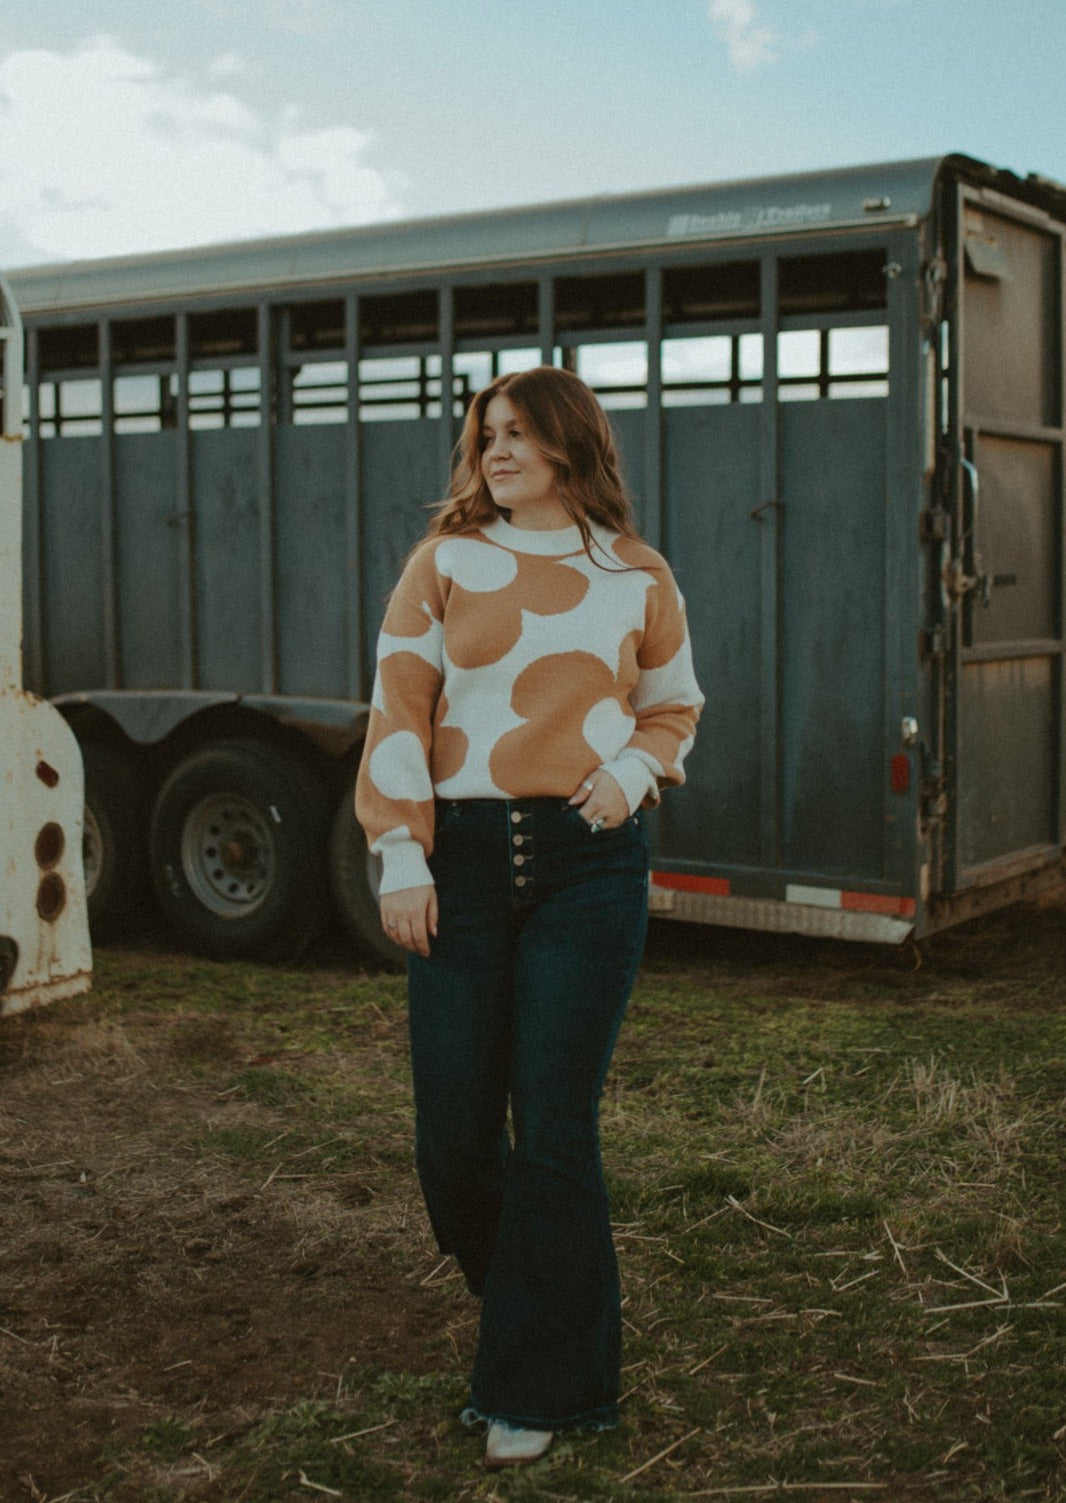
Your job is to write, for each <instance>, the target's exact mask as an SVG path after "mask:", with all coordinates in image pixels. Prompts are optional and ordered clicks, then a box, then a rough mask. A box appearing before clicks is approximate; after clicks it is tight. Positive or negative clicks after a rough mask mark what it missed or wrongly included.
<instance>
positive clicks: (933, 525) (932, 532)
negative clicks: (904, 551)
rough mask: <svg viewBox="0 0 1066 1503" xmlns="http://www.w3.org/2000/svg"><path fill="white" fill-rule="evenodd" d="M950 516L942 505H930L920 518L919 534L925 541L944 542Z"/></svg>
mask: <svg viewBox="0 0 1066 1503" xmlns="http://www.w3.org/2000/svg"><path fill="white" fill-rule="evenodd" d="M948 523H949V517H948V514H947V512H946V511H945V510H944V508H943V507H942V506H930V507H928V508H927V509H926V510H925V511H923V512H922V514H921V517H920V518H919V534H920V537H921V540H922V542H923V543H942V542H943V541H944V539H945V538H946V537H947V535H948Z"/></svg>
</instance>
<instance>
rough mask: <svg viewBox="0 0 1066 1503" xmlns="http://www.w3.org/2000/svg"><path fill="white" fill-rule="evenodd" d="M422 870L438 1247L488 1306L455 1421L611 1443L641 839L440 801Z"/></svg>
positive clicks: (425, 1114) (418, 1058) (412, 992)
mask: <svg viewBox="0 0 1066 1503" xmlns="http://www.w3.org/2000/svg"><path fill="white" fill-rule="evenodd" d="M430 865H431V868H432V870H433V874H434V878H435V880H436V883H437V893H438V900H439V904H440V922H439V933H438V936H437V938H436V939H435V940H432V941H431V953H430V955H429V958H428V959H424V958H422V957H421V956H418V955H411V956H410V957H409V962H408V978H409V986H408V995H409V1010H410V1033H411V1059H412V1068H413V1074H414V1090H415V1112H416V1129H415V1154H416V1162H417V1167H418V1173H419V1178H420V1180H421V1184H422V1191H423V1194H424V1196H425V1200H426V1206H427V1209H428V1211H429V1217H430V1221H431V1224H432V1227H433V1230H434V1233H435V1235H436V1238H437V1242H438V1244H439V1246H440V1248H441V1251H442V1252H446V1253H451V1254H453V1255H454V1256H455V1258H456V1259H457V1261H458V1263H459V1266H460V1268H461V1269H462V1271H463V1274H464V1275H465V1277H466V1280H467V1283H468V1285H469V1287H470V1288H471V1290H472V1291H473V1292H474V1293H475V1294H479V1295H481V1296H482V1298H483V1304H482V1313H481V1326H480V1333H479V1338H478V1347H477V1355H476V1358H475V1362H474V1371H473V1376H472V1379H471V1390H470V1407H469V1408H468V1409H467V1410H466V1411H465V1413H464V1416H463V1417H464V1419H465V1420H466V1421H467V1423H476V1422H477V1421H480V1420H491V1419H504V1420H508V1421H509V1422H510V1423H511V1424H515V1425H521V1426H524V1427H529V1428H543V1429H552V1430H565V1429H577V1428H590V1429H605V1428H608V1427H610V1426H612V1425H615V1424H617V1422H618V1410H617V1404H618V1386H619V1366H620V1350H621V1308H620V1296H619V1284H618V1266H617V1263H616V1260H615V1252H614V1245H613V1242H612V1240H611V1228H610V1208H609V1204H608V1200H607V1191H606V1187H605V1185H604V1180H603V1170H602V1166H601V1162H600V1149H599V1128H598V1118H599V1099H600V1095H601V1093H602V1090H603V1085H604V1080H605V1078H606V1074H607V1067H608V1064H609V1062H610V1058H611V1052H612V1050H613V1048H614V1044H615V1040H616V1038H617V1036H618V1030H619V1027H620V1026H621V1022H622V1016H623V1014H624V1012H625V1008H626V1003H627V1001H628V1000H629V993H630V990H631V988H632V985H633V980H634V977H635V975H636V971H637V967H638V965H639V963H640V957H641V954H642V952H643V948H644V939H645V933H646V929H647V881H648V858H647V846H646V842H645V838H644V832H643V829H642V827H641V825H640V823H639V821H638V820H637V819H635V818H631V819H628V820H626V821H625V823H624V824H622V825H621V826H619V827H618V828H617V829H614V830H602V831H600V832H599V833H597V834H592V833H591V831H590V830H589V827H588V824H587V823H586V821H585V819H584V818H583V816H582V815H581V814H580V813H579V811H578V810H577V809H576V808H571V807H570V806H569V805H568V804H566V803H565V802H564V801H563V800H561V799H555V798H552V799H543V798H537V799H520V800H514V801H505V800H502V799H501V800H496V799H468V800H462V801H458V802H452V803H441V804H439V805H438V811H437V834H436V846H435V849H434V853H433V857H432V859H431V862H430ZM508 1107H510V1114H511V1129H512V1131H513V1141H512V1136H511V1133H509V1132H508V1123H507V1115H508Z"/></svg>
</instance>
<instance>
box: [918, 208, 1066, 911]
mask: <svg viewBox="0 0 1066 1503" xmlns="http://www.w3.org/2000/svg"><path fill="white" fill-rule="evenodd" d="M958 209H959V219H958V225H959V233H958V237H957V242H958V243H957V246H956V272H957V283H956V285H957V288H958V294H957V300H956V309H955V318H956V339H955V344H954V364H955V371H954V380H953V382H952V389H953V393H954V400H953V403H952V405H953V408H954V413H953V418H954V424H955V425H956V434H955V436H956V438H957V440H958V457H959V468H958V487H957V502H956V507H955V516H954V520H953V529H952V561H951V564H950V566H949V569H948V571H947V575H946V584H947V588H948V593H949V595H950V596H951V597H952V599H953V602H954V606H955V609H954V610H953V613H952V614H953V631H952V633H951V642H950V651H951V673H950V680H949V682H950V691H949V746H948V754H949V769H948V770H949V787H950V786H951V784H952V783H953V784H954V790H955V797H954V799H953V800H952V809H951V816H950V818H951V826H950V828H949V848H950V858H949V871H948V873H947V875H948V879H949V886H950V887H951V888H952V889H953V890H955V891H958V890H960V889H963V888H968V887H973V886H977V885H981V884H983V883H986V882H991V881H995V880H999V879H1001V878H1003V877H1005V876H1009V875H1011V874H1012V873H1014V872H1018V873H1020V872H1022V871H1025V870H1029V869H1032V868H1033V867H1036V866H1039V865H1040V864H1041V862H1042V861H1043V860H1044V859H1045V857H1046V858H1048V859H1050V858H1051V857H1053V856H1055V855H1057V854H1059V853H1060V851H1061V846H1062V841H1063V834H1064V832H1063V827H1062V822H1063V803H1064V799H1063V622H1062V615H1063V506H1062V497H1063V452H1062V450H1063V379H1062V343H1063V341H1062V316H1063V310H1062V301H1063V254H1062V246H1063V234H1062V226H1061V225H1059V224H1057V223H1055V221H1053V220H1050V219H1048V218H1047V217H1046V216H1043V215H1041V214H1039V213H1038V211H1036V210H1030V209H1028V208H1026V207H1025V206H1022V205H1012V204H1010V202H1009V201H1008V200H1005V199H1002V198H1000V197H999V196H992V195H984V194H981V193H978V192H977V191H976V190H972V189H967V188H966V187H964V186H961V185H960V187H959V188H958ZM951 760H953V761H954V768H952V767H951V766H950V761H951ZM952 772H953V773H954V776H953V777H952V776H951V774H952Z"/></svg>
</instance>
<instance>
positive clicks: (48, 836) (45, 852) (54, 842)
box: [33, 820, 67, 871]
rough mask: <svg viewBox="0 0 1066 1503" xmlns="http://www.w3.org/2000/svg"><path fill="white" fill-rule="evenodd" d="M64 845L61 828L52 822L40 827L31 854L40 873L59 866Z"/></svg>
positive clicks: (64, 839) (64, 840)
mask: <svg viewBox="0 0 1066 1503" xmlns="http://www.w3.org/2000/svg"><path fill="white" fill-rule="evenodd" d="M66 844H67V842H66V837H65V836H64V834H63V830H62V827H61V826H60V825H57V824H56V823H55V822H54V820H49V822H48V824H46V825H42V826H41V828H40V829H39V830H38V832H37V839H36V841H35V842H34V847H33V854H34V856H35V857H36V859H37V865H38V866H39V867H40V868H41V870H42V871H51V869H52V867H53V866H58V865H59V863H60V860H61V859H62V856H63V852H64V850H65V849H66Z"/></svg>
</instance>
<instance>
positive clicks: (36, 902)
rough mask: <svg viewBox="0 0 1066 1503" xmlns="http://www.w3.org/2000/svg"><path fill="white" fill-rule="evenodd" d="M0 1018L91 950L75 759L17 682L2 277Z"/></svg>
mask: <svg viewBox="0 0 1066 1503" xmlns="http://www.w3.org/2000/svg"><path fill="white" fill-rule="evenodd" d="M0 340H2V341H3V418H2V426H0V1015H2V1014H4V1013H9V1012H18V1011H20V1010H21V1009H23V1008H27V1007H32V1006H34V1005H36V1004H37V1003H40V1002H50V1001H54V1000H56V999H58V998H60V997H71V996H75V995H76V994H77V993H78V992H83V991H85V990H86V989H87V988H88V986H89V983H90V977H91V972H92V953H91V951H90V948H89V927H88V921H87V916H86V906H85V893H84V886H83V878H82V851H81V842H82V808H83V797H84V793H83V785H82V766H81V753H80V751H79V749H78V743H77V741H76V739H75V737H74V734H73V732H72V731H71V729H70V726H69V725H68V724H67V722H66V721H65V720H64V718H63V716H62V715H61V714H60V713H59V711H58V710H56V709H54V708H53V706H52V705H50V704H48V703H47V702H46V701H44V700H41V699H38V698H37V696H36V695H34V694H30V693H28V692H27V691H26V690H25V689H24V688H23V686H22V588H21V581H22V324H21V321H20V319H19V313H18V309H17V308H16V306H15V302H14V299H13V297H12V296H11V292H10V289H9V288H8V286H7V283H6V282H5V281H4V280H3V278H0Z"/></svg>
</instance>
